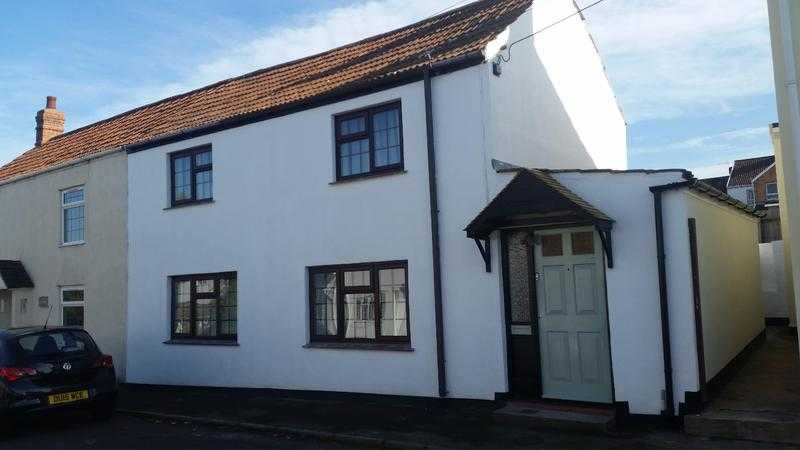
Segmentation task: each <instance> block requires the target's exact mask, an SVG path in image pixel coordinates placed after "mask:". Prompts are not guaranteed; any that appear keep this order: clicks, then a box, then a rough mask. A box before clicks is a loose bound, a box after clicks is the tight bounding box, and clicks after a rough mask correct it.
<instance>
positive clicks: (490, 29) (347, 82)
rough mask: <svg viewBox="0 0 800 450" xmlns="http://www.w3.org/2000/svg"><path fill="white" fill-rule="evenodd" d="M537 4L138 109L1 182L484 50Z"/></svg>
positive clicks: (9, 171) (459, 14) (413, 32)
mask: <svg viewBox="0 0 800 450" xmlns="http://www.w3.org/2000/svg"><path fill="white" fill-rule="evenodd" d="M531 2H532V0H482V1H478V2H475V3H471V4H469V5H467V6H464V7H461V8H458V9H454V10H451V11H448V12H446V13H443V14H440V15H437V16H434V17H431V18H428V19H425V20H423V21H421V22H418V23H415V24H413V25H409V26H407V27H404V28H400V29H398V30H395V31H391V32H389V33H385V34H382V35H378V36H374V37H371V38H368V39H365V40H362V41H359V42H356V43H353V44H350V45H346V46H344V47H340V48H336V49H333V50H330V51H327V52H324V53H321V54H318V55H314V56H310V57H307V58H303V59H299V60H296V61H292V62H289V63H286V64H281V65H278V66H274V67H270V68H266V69H261V70H258V71H255V72H252V73H249V74H246V75H243V76H240V77H236V78H231V79H228V80H224V81H220V82H218V83H215V84H212V85H210V86H206V87H204V88H200V89H197V90H194V91H191V92H187V93H184V94H181V95H177V96H174V97H170V98H167V99H164V100H161V101H158V102H155V103H152V104H149V105H145V106H142V107H139V108H136V109H133V110H131V111H128V112H125V113H122V114H119V115H117V116H114V117H111V118H109V119H106V120H103V121H100V122H97V123H94V124H91V125H88V126H85V127H82V128H79V129H76V130H73V131H70V132H68V133H65V134H63V135H61V136H58V137H56V138H53V139H52V140H50V141H49V142H47V143H46V144H44V145H42V146H41V147H36V148H33V149H31V150H28V151H27V152H25V153H23V154H22V155H20V156H19V157H17V158H16V159H14V160H13V161H11V162H10V163H8V164H7V165H5V166H3V167H2V168H0V181H3V180H9V179H11V178H16V177H19V176H22V175H26V174H30V173H34V172H38V171H40V170H43V169H46V168H48V167H51V166H55V165H59V164H63V163H67V162H69V161H72V160H75V159H78V158H81V157H84V156H87V155H91V154H94V153H98V152H102V151H104V150H110V149H114V148H119V147H122V146H128V145H131V144H136V143H141V142H144V141H149V140H152V139H154V138H159V137H162V136H168V135H173V134H178V133H180V132H183V131H187V130H191V129H194V128H198V127H204V126H211V125H214V124H216V123H219V122H222V121H227V120H230V119H233V118H236V117H239V116H245V115H247V114H252V113H260V112H269V111H271V110H279V109H280V108H282V107H287V106H288V105H297V104H302V103H304V102H310V101H311V100H313V99H315V98H318V97H323V96H325V95H330V94H332V93H335V92H337V91H339V90H344V89H347V88H350V87H353V86H359V85H360V84H362V83H363V84H365V85H367V84H369V83H374V82H379V81H380V80H382V79H385V78H387V77H392V76H399V75H401V74H404V73H410V72H412V71H418V70H421V69H422V68H423V67H425V66H427V65H429V64H433V63H438V62H442V61H447V60H453V59H455V58H460V57H466V56H472V55H476V54H479V53H480V52H481V51H482V50H483V49H484V47H485V46H486V44H487V43H488V42H489V41H491V40H492V39H494V38H495V37H496V36H497V35H498V34H499V33H500V32H502V31H503V30H504V29H505V28H506V27H507V26H508V25H510V24H511V23H512V22H513V21H514V20H516V19H517V18H518V17H519V16H520V15H521V14H522V13H523V12H524V11H525V10H526V9H527V8H528V7H530V5H531Z"/></svg>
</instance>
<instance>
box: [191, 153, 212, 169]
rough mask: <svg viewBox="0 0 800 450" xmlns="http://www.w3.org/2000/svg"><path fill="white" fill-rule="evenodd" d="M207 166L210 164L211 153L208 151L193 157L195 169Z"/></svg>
mask: <svg viewBox="0 0 800 450" xmlns="http://www.w3.org/2000/svg"><path fill="white" fill-rule="evenodd" d="M209 164H211V152H210V151H208V152H202V153H198V154H197V155H196V156H195V157H194V165H195V167H200V166H207V165H209Z"/></svg>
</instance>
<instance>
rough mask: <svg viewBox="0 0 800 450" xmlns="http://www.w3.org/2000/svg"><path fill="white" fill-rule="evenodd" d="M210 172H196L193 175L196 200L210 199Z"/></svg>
mask: <svg viewBox="0 0 800 450" xmlns="http://www.w3.org/2000/svg"><path fill="white" fill-rule="evenodd" d="M211 183H212V182H211V171H210V170H206V171H204V172H197V173H196V174H195V190H194V191H195V192H196V193H197V194H196V195H197V200H205V199H209V198H211Z"/></svg>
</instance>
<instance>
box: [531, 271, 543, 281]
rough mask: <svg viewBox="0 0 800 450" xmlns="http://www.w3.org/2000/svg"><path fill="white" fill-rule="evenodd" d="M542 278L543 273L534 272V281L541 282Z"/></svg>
mask: <svg viewBox="0 0 800 450" xmlns="http://www.w3.org/2000/svg"><path fill="white" fill-rule="evenodd" d="M540 278H542V274H541V272H534V273H533V279H534V280H536V281H539V279H540Z"/></svg>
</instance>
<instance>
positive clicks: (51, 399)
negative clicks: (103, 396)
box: [47, 391, 89, 405]
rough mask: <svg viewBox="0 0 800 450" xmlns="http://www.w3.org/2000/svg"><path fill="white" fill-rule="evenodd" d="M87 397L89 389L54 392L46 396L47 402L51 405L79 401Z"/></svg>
mask: <svg viewBox="0 0 800 450" xmlns="http://www.w3.org/2000/svg"><path fill="white" fill-rule="evenodd" d="M88 399H89V391H77V392H65V393H63V394H55V395H50V396H48V397H47V403H49V404H51V405H60V404H62V403H72V402H79V401H81V400H88Z"/></svg>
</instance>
